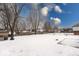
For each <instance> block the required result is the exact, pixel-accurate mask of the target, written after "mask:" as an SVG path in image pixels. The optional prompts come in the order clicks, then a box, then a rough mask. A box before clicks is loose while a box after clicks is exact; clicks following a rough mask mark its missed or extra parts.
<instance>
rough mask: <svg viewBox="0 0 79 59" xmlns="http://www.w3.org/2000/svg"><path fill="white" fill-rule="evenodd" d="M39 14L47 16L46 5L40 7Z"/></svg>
mask: <svg viewBox="0 0 79 59" xmlns="http://www.w3.org/2000/svg"><path fill="white" fill-rule="evenodd" d="M41 14H42V15H43V16H47V15H48V7H43V8H42V9H41Z"/></svg>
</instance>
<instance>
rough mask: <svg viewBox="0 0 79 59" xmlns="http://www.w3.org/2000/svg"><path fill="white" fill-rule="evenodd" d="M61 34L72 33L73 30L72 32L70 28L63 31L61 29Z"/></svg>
mask: <svg viewBox="0 0 79 59" xmlns="http://www.w3.org/2000/svg"><path fill="white" fill-rule="evenodd" d="M61 32H63V33H72V32H73V30H72V28H63V29H61Z"/></svg>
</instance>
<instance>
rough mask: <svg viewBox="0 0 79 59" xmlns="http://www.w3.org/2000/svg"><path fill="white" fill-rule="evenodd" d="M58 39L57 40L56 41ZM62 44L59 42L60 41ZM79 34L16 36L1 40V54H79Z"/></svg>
mask: <svg viewBox="0 0 79 59" xmlns="http://www.w3.org/2000/svg"><path fill="white" fill-rule="evenodd" d="M56 40H57V41H56ZM59 42H60V43H61V44H58V43H59ZM76 46H77V47H78V46H79V36H75V35H73V34H63V33H61V34H60V33H50V34H37V35H28V36H27V35H26V36H16V37H15V40H12V41H11V40H7V41H0V55H3V56H4V55H9V56H14V55H15V56H63V55H64V56H67V55H68V56H75V55H79V49H78V48H75V47H76Z"/></svg>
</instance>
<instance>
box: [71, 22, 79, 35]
mask: <svg viewBox="0 0 79 59" xmlns="http://www.w3.org/2000/svg"><path fill="white" fill-rule="evenodd" d="M72 28H73V32H74V34H75V35H79V23H78V24H76V25H74V26H72Z"/></svg>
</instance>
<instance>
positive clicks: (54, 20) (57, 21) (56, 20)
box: [52, 18, 61, 25]
mask: <svg viewBox="0 0 79 59" xmlns="http://www.w3.org/2000/svg"><path fill="white" fill-rule="evenodd" d="M52 21H53V23H54V24H56V25H57V24H60V23H61V19H60V18H53V20H52Z"/></svg>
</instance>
